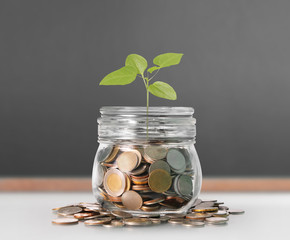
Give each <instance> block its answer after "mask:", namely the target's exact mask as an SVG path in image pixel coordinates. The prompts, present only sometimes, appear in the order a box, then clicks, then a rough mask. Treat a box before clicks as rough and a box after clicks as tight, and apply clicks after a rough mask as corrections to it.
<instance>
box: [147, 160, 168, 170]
mask: <svg viewBox="0 0 290 240" xmlns="http://www.w3.org/2000/svg"><path fill="white" fill-rule="evenodd" d="M155 169H163V170H165V171H167V172H169V173H170V166H169V165H168V163H167V162H165V161H163V160H157V161H155V162H154V163H152V164H151V165H150V167H149V173H151V172H152V171H153V170H155Z"/></svg>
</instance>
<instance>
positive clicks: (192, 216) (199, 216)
mask: <svg viewBox="0 0 290 240" xmlns="http://www.w3.org/2000/svg"><path fill="white" fill-rule="evenodd" d="M185 217H186V218H188V219H194V220H204V219H205V218H208V217H212V214H210V213H203V214H195V213H190V214H187V215H186V216H185Z"/></svg>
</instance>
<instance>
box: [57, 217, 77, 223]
mask: <svg viewBox="0 0 290 240" xmlns="http://www.w3.org/2000/svg"><path fill="white" fill-rule="evenodd" d="M78 222H79V220H78V219H75V218H56V219H53V220H52V223H54V224H75V223H78Z"/></svg>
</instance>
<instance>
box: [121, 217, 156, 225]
mask: <svg viewBox="0 0 290 240" xmlns="http://www.w3.org/2000/svg"><path fill="white" fill-rule="evenodd" d="M124 223H125V224H126V225H130V226H144V225H150V224H152V221H151V220H149V219H148V218H127V219H124Z"/></svg>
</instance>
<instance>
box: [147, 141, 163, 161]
mask: <svg viewBox="0 0 290 240" xmlns="http://www.w3.org/2000/svg"><path fill="white" fill-rule="evenodd" d="M166 154H167V148H166V147H163V146H159V145H150V146H147V147H145V149H144V159H145V160H146V161H147V162H149V163H153V162H154V161H156V160H160V159H164V158H165V157H166Z"/></svg>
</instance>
